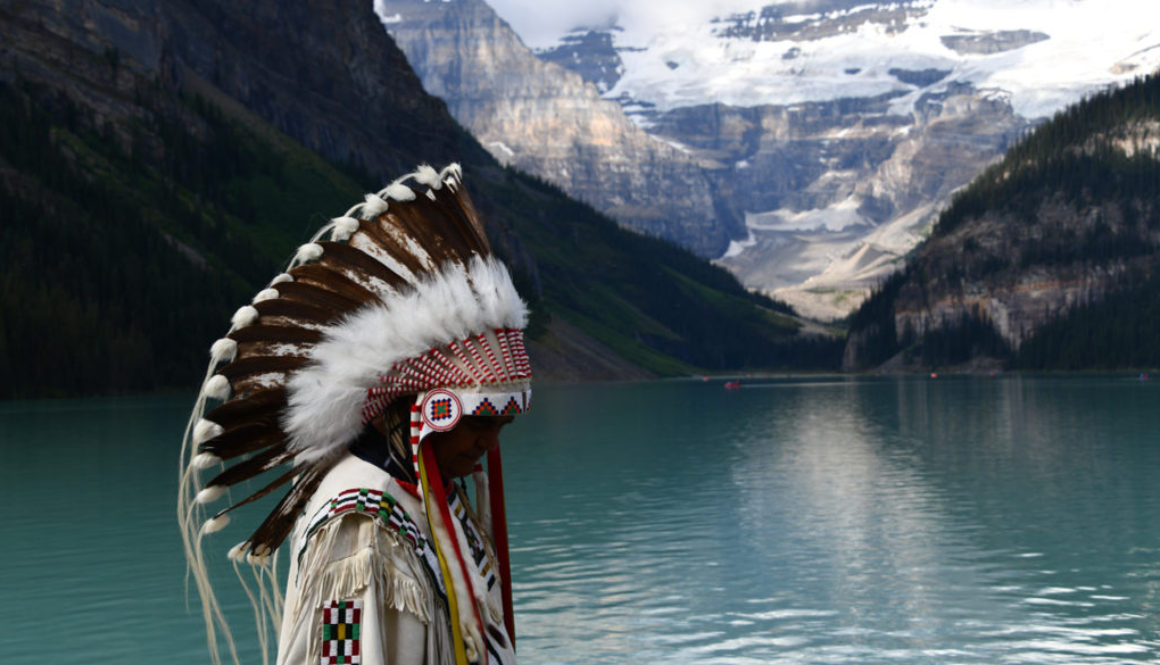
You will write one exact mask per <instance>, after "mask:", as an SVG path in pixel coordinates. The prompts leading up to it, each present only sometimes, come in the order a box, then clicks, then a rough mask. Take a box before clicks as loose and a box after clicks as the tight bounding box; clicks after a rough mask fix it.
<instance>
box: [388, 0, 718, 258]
mask: <svg viewBox="0 0 1160 665" xmlns="http://www.w3.org/2000/svg"><path fill="white" fill-rule="evenodd" d="M376 9H377V11H378V12H379V15H380V17H382V19H383V23H384V25H385V27H386V29H387V30H388V31H389V32H390V34H391V36H392V37H393V38H394V39H395V41H396V42H398V44H399V45H400V46H401V47H402V48H403V50H404V51H405V52H406V53H407V58H408V60H409V61H410V62H411V64H412V66H414V68H415V71H416V72H418V73H419V75H420V77H422V79H423V85H424V86H425V88H426V89H427V91H428V92H430V93H431V94H433V95H436V96H438V97H440V98H442V99H444V100H446V102H447V105H448V108H449V109H450V111H451V113H452V114H453V115H454V116H455V118H456V119H458V120H459V122H461V123H462V124H463V125H464V126H465V127H467V128H468V129H469V130H470V131H471V132H472V134H473V135H475V137H476V138H478V139H479V141H480V142H481V143H482V144H483V145H484V147H485V148H487V150H488V151H490V152H491V154H492V155H493V156H495V158H496V159H498V160H499V161H500V162H502V163H504V164H507V165H512V166H515V167H516V168H519V169H521V170H523V171H526V172H528V173H532V174H534V175H537V176H539V177H541V178H543V179H545V180H547V181H548V182H551V183H553V184H556V185H558V186H559V187H560V188H561V189H563V190H564V191H565V192H567V193H569V194H570V195H572V196H574V197H576V198H578V199H580V200H582V201H584V202H586V203H589V204H590V205H592V206H593V207H595V208H596V209H598V210H600V211H602V212H605V213H607V214H608V215H610V216H611V217H613V218H614V219H617V220H618V221H620V222H621V223H623V224H625V225H626V226H628V227H630V228H632V229H635V230H638V231H641V232H644V233H647V234H650V235H656V236H661V237H665V238H669V239H671V240H674V241H676V242H678V243H679V244H682V245H684V246H686V247H689V248H691V249H693V250H694V251H695V252H697V253H699V254H701V255H703V256H708V257H713V256H718V255H719V254H720V253H721V252H722V251H724V249H725V247H726V246H727V245H728V242H729V240H730V238H731V237H733V236H735V235H736V234H737V233H738V232H739V228H738V224H737V220H736V219H732V218H728V217H722V216H719V215H717V214H716V211H715V210H714V199H713V196H712V191H711V185H710V183H709V181H708V179H707V178H706V177H705V174H704V173H703V172H702V170H701V169H700V167H699V165H698V163H697V161H696V160H695V159H694V158H693V157H692V156H690V155H689V154H688V153H687V152H686V151H684V150H683V149H682V148H681V147H679V146H673V145H670V144H669V143H666V142H665V141H663V140H660V139H659V138H655V137H653V136H650V135H649V134H648V133H646V132H645V131H643V130H642V129H640V127H638V126H637V125H636V124H634V123H633V122H632V121H631V120H629V119H628V118H627V117H626V116H625V114H624V112H623V111H622V110H621V108H620V106H619V105H618V104H617V103H615V102H611V101H607V100H604V99H602V98H601V96H600V90H598V89H597V87H596V86H595V85H593V84H592V83H589V82H586V81H585V80H584V78H583V77H582V76H580V75H579V74H577V73H574V72H571V71H569V70H567V69H564V68H563V67H560V66H558V65H557V64H555V63H551V62H545V61H542V60H540V59H538V58H537V57H536V56H535V54H533V53H532V52H531V51H530V50H529V49H528V48H527V47H525V46H524V45H523V44H522V43H521V42H520V40H519V38H518V37H517V36H516V34H515V33H514V32H513V31H512V30H511V29H510V28H509V27H508V25H507V24H506V23H504V22H503V21H502V20H501V19H500V18H499V17H498V16H496V14H495V12H494V11H492V10H491V8H490V7H488V6H487V5H486V4H484V3H483V2H482V0H452V1H449V2H423V1H422V0H379V2H378V3H377V4H376ZM608 66H609V65H608V63H607V62H599V63H595V64H591V67H590V72H591V73H595V72H600V71H605V70H606V69H607V68H608ZM612 68H613V71H615V65H612ZM601 80H604V82H605V83H606V84H607V83H608V82H609V80H608V79H601Z"/></svg>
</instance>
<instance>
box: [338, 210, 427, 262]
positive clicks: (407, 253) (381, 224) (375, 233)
mask: <svg viewBox="0 0 1160 665" xmlns="http://www.w3.org/2000/svg"><path fill="white" fill-rule="evenodd" d="M409 205H411V204H410V203H407V204H402V203H396V204H395V205H394V206H392V207H391V210H390V212H386V213H384V214H382V215H379V216H378V217H376V218H375V219H373V220H371V221H370V222H368V223H364V224H362V225H360V226H359V230H358V232H357V233H356V234H355V236H352V237H351V241H352V242H354V241H355V240H356V237H361V238H366V239H367V240H369V241H370V242H372V243H373V244H375V245H377V246H379V247H381V248H382V250H383V252H384V253H385V254H387V255H389V256H390V257H391V258H393V259H395V260H396V261H398V262H399V263H401V264H403V267H405V268H406V269H407V270H409V271H411V272H412V273H414V274H416V275H419V274H423V273H426V272H430V271H429V270H428V269H427V268H426V267H425V266H424V264H423V263H422V262H421V261H420V260H419V259H418V258H416V257H415V255H414V254H413V253H412V252H411V249H410V248H408V247H407V246H405V245H403V244H401V243H399V242H398V241H397V240H395V238H394V237H393V236H392V235H391V232H390V228H391V226H392V225H393V224H394V222H395V215H394V211H395V209H396V208H399V209H402V208H403V206H409ZM420 245H422V243H420ZM424 247H425V246H424Z"/></svg>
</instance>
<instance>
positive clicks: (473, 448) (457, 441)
mask: <svg viewBox="0 0 1160 665" xmlns="http://www.w3.org/2000/svg"><path fill="white" fill-rule="evenodd" d="M513 419H514V418H513V416H464V417H463V419H462V420H460V421H459V424H458V425H456V426H455V429H453V430H451V431H449V432H435V433H433V434H430V435H428V436H427V438H426V439H425V440H424V444H425V445H429V446H431V448H432V451H433V452H434V454H435V461H436V462H437V463H438V464H439V472H440V473H441V474H442V475H443V478H444V480H450V479H451V478H459V477H462V476H466V475H469V474H470V473H471V471H472V470H473V469H474V468H475V464H476V462H478V461H479V459H480V458H481V457H483V455H484V453H486V452H487V451H489V450H491V449H492V448H495V447H496V446H498V445H499V433H500V430H502V429H503V427H504V425H507V424H508V423H510V422H511V421H512V420H513Z"/></svg>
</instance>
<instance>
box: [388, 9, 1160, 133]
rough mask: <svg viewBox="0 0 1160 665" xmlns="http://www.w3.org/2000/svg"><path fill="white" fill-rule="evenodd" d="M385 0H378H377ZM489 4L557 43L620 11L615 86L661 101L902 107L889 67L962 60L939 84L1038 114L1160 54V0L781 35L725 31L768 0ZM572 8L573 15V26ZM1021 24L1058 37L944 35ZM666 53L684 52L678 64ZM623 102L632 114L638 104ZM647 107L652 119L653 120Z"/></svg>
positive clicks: (663, 104) (1142, 67) (532, 36)
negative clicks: (988, 46) (986, 48)
mask: <svg viewBox="0 0 1160 665" xmlns="http://www.w3.org/2000/svg"><path fill="white" fill-rule="evenodd" d="M382 2H383V0H376V8H378V7H379V6H380V5H381V3H382ZM491 4H492V5H493V6H494V7H496V10H497V12H498V13H499V14H500V15H501V16H502V17H504V18H505V20H508V21H509V22H510V23H511V24H512V26H513V27H514V28H515V29H516V30H517V31H518V32H519V34H520V36H521V37H522V38H523V40H524V42H525V43H528V44H531V45H533V46H545V47H546V46H552V45H554V44H557V43H558V41H559V38H560V37H562V36H564V35H565V34H566V33H568V32H569V31H570V30H571V29H572V28H574V27H575V26H576V25H595V26H599V25H605V26H607V25H612V24H615V25H616V26H617V27H618V29H617V30H615V31H612V32H611V35H612V38H613V40H614V44H615V46H617V47H619V48H621V49H623V50H621V51H620V57H621V60H622V61H623V63H624V75H623V76H622V77H621V79H620V80H619V81H617V83H616V85H614V86H613V87H612V88H611V89H609V90H608V91H607V92H606V97H608V98H617V97H620V96H622V95H626V96H628V97H630V98H632V99H635V100H640V101H643V102H649V103H651V104H655V105H656V106H655V110H658V111H665V110H668V109H672V108H675V107H680V106H688V105H699V104H711V103H725V104H731V105H737V106H746V107H748V106H755V105H761V104H779V105H785V104H793V103H798V102H809V101H824V100H830V99H836V98H840V97H867V96H875V95H880V94H884V93H889V92H895V91H898V92H905V93H907V94H906V96H905V97H902V98H900V99H898V100H896V101H895V102H894V104H893V105H892V109H891V110H892V111H894V112H900V113H906V112H909V110H910V109H912V108H913V104H914V101H915V100H917V99H918V97H919V95H921V94H922V92H924V90H922V89H916V87H915V86H913V85H909V84H905V83H902V82H901V81H899V80H898V79H897V78H896V77H895V76H893V75H891V74H890V70H891V69H895V68H898V69H912V70H922V69H932V68H933V69H940V70H950V72H951V74H950V75H949V76H948V77H947V78H946V79H944V80H943V81H941V82H940V83H939V84H938V85H939V86H941V89H945V86H946V83H948V82H951V81H959V82H968V83H971V84H973V85H975V86H976V87H977V88H981V89H991V90H995V91H997V92H998V91H1002V94H1007V95H1010V100H1011V103H1012V105H1013V107H1014V108H1015V110H1016V112H1017V113H1019V114H1020V115H1022V116H1024V117H1026V118H1039V117H1044V116H1048V115H1050V114H1051V113H1053V112H1055V111H1056V110H1058V109H1060V108H1062V107H1063V106H1065V105H1067V104H1070V103H1073V102H1075V101H1077V100H1078V99H1080V98H1081V97H1082V96H1084V95H1086V94H1090V93H1092V92H1095V91H1098V90H1100V89H1103V88H1104V87H1106V86H1108V85H1118V84H1122V83H1125V82H1127V81H1130V80H1131V79H1132V78H1134V77H1135V76H1138V75H1141V74H1146V73H1149V72H1151V71H1154V70H1155V69H1157V68H1158V67H1160V2H1142V1H1141V0H1066V1H1064V0H1023V1H1021V2H1010V0H932V1H931V2H930V3H927V4H926V5H925V9H926V14H925V15H923V16H921V17H919V18H917V19H915V20H912V21H911V23H910V25H908V26H907V27H906V29H905V30H901V31H899V30H897V29H890V28H888V26H885V25H882V24H878V23H870V22H866V23H863V24H862V25H861V26H859V27H858V28H857V29H856V30H854V31H852V32H847V33H843V34H840V35H836V36H833V37H828V38H825V39H818V40H805V41H792V40H782V41H777V42H753V41H752V40H750V39H747V38H724V37H722V36H721V32H722V28H723V27H724V26H726V25H728V23H727V21H728V18H729V17H730V16H732V15H734V14H743V13H747V12H750V11H752V12H755V13H760V11H761V8H762V7H763V6H765V5H768V4H770V2H769V0H713V1H711V2H704V1H703V0H671V1H670V2H666V3H646V2H632V1H630V0H594V1H593V2H591V3H581V4H579V5H578V4H577V3H571V2H562V1H560V2H548V3H545V2H544V0H492V1H491ZM544 4H548V5H549V6H550V7H551V9H550V10H549V9H546V8H545V7H544ZM873 8H874V6H873V5H869V4H867V5H863V6H859V7H855V8H853V9H850V10H846V11H844V12H840V13H829V14H826V15H822V14H814V15H795V16H790V17H786V18H784V19H782V20H783V22H785V23H788V24H800V23H801V22H803V21H809V22H820V23H821V24H823V25H824V22H825V21H827V20H833V19H834V18H835V17H836V16H838V15H839V14H841V15H852V14H857V13H859V12H863V11H866V10H869V9H873ZM879 8H883V7H879ZM565 19H567V22H568V23H570V25H567V26H566V27H565V22H566V21H565ZM581 19H583V20H581ZM714 19H720V20H722V21H724V22H716V23H715V22H714ZM555 23H558V24H560V27H559V28H558V29H557V30H556V32H554V33H553V32H552V30H553V29H554V28H552V29H550V26H551V25H554V24H555ZM895 27H897V26H895ZM1012 30H1029V31H1033V32H1039V33H1044V34H1047V35H1048V36H1049V38H1048V39H1046V40H1044V41H1040V42H1037V43H1034V44H1029V45H1027V46H1024V47H1022V48H1018V49H1013V50H1010V51H1005V52H1000V53H993V54H971V53H965V54H964V53H958V52H956V51H953V50H951V49H949V48H947V46H946V45H944V44H943V43H942V40H941V37H943V36H946V35H985V34H988V33H993V32H997V31H1012ZM791 49H796V51H795V56H794V57H792V58H783V56H784V55H786V54H787V52H789V51H790V50H791ZM668 63H676V64H677V65H678V66H677V67H676V68H675V69H673V68H671V67H670V66H669V64H668ZM849 68H858V69H860V70H861V71H860V72H859V74H858V76H856V77H852V76H849V75H846V74H845V70H847V69H849ZM932 89H934V88H927V90H932ZM626 112H627V113H629V114H630V115H631V114H632V113H633V110H631V109H628V108H626ZM636 120H637V123H638V124H639V125H641V126H647V121H642V120H639V119H636Z"/></svg>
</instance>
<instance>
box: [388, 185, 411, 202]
mask: <svg viewBox="0 0 1160 665" xmlns="http://www.w3.org/2000/svg"><path fill="white" fill-rule="evenodd" d="M383 192H384V193H385V194H386V195H387V196H389V197H391V198H392V199H394V200H395V201H414V200H415V192H414V190H412V189H411V188H410V187H408V186H406V185H404V184H403V183H401V182H393V183H391V184H389V185H387V188H386V189H384V190H383Z"/></svg>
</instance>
